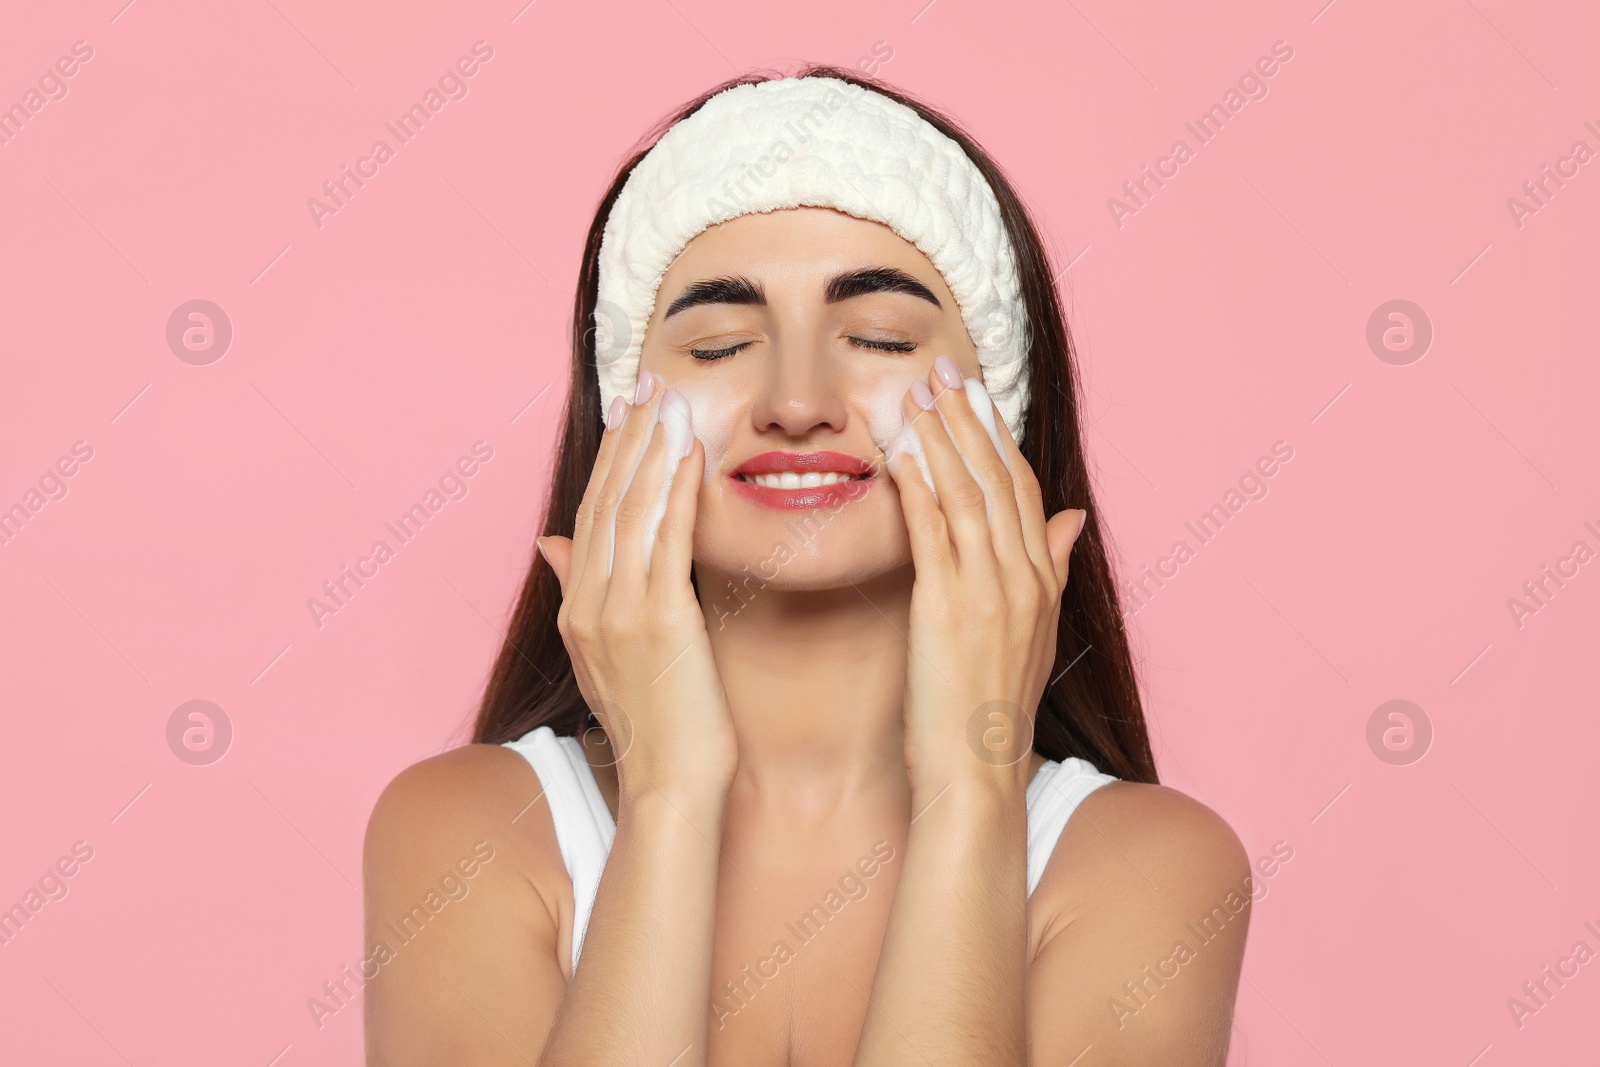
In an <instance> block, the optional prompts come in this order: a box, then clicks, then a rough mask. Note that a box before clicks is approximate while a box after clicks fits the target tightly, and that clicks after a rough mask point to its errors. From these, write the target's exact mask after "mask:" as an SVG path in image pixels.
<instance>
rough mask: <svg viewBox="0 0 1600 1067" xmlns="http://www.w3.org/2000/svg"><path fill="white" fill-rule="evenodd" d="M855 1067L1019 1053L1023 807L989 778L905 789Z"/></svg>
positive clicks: (1006, 1063)
mask: <svg viewBox="0 0 1600 1067" xmlns="http://www.w3.org/2000/svg"><path fill="white" fill-rule="evenodd" d="M913 796H914V800H913V808H912V810H913V815H914V821H913V822H912V824H911V834H910V837H909V839H908V840H907V843H906V861H905V868H904V869H903V870H902V871H901V872H900V882H899V885H898V886H897V888H896V890H895V898H894V905H893V907H892V909H891V911H890V914H889V924H888V928H887V930H886V932H885V935H884V944H883V951H882V953H881V955H880V957H879V962H878V973H877V979H876V981H875V983H874V985H873V989H872V1008H871V1009H869V1011H868V1013H867V1021H866V1024H865V1025H864V1026H863V1028H862V1032H861V1041H860V1044H859V1045H858V1046H857V1050H856V1057H855V1063H856V1065H857V1067H899V1065H902V1064H904V1065H907V1067H910V1065H913V1064H915V1065H916V1067H928V1065H930V1064H932V1065H934V1067H940V1065H943V1064H960V1065H966V1064H972V1063H984V1064H993V1065H996V1067H1010V1065H1016V1067H1021V1065H1022V1064H1023V1063H1025V1060H1026V1032H1025V1019H1024V1007H1023V1006H1024V1004H1025V996H1024V992H1025V989H1024V983H1025V981H1026V970H1027V958H1026V957H1027V940H1028V929H1027V921H1028V918H1027V877H1028V875H1027V871H1028V859H1027V806H1026V803H1025V799H1024V794H1023V793H1022V792H1021V791H1020V790H1018V789H1015V788H1013V787H1011V786H1009V785H1001V784H997V783H996V782H994V781H989V780H984V781H981V782H980V781H977V780H974V779H962V780H958V781H954V782H951V783H950V786H949V788H948V789H946V790H944V792H943V793H942V794H941V793H939V791H938V790H934V789H927V790H914V793H913Z"/></svg>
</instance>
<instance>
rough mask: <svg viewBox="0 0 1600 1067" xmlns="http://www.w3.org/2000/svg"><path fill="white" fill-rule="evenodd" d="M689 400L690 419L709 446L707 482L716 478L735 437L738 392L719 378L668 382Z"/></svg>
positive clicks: (707, 446)
mask: <svg viewBox="0 0 1600 1067" xmlns="http://www.w3.org/2000/svg"><path fill="white" fill-rule="evenodd" d="M667 385H668V386H670V387H671V388H673V389H676V390H677V391H678V392H680V393H682V394H683V398H684V399H685V400H687V401H688V402H689V411H690V416H689V423H690V425H691V426H693V427H694V435H695V436H696V437H698V438H699V439H700V441H701V443H702V444H703V445H704V446H705V450H706V473H705V480H706V481H707V482H712V481H715V480H716V478H717V477H718V475H719V473H720V472H721V470H722V460H723V457H725V456H726V455H727V454H728V447H729V445H730V444H731V443H732V441H733V422H734V419H735V418H737V417H738V403H737V395H736V394H735V393H734V391H733V390H732V389H730V388H728V387H727V386H724V385H721V384H719V383H717V382H709V381H701V382H685V381H679V382H668V383H667Z"/></svg>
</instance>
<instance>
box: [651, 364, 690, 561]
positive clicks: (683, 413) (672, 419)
mask: <svg viewBox="0 0 1600 1067" xmlns="http://www.w3.org/2000/svg"><path fill="white" fill-rule="evenodd" d="M659 420H660V427H661V432H662V433H664V434H666V442H665V443H666V448H664V449H663V450H662V453H661V463H662V470H661V489H660V490H659V491H658V492H657V493H656V502H655V505H654V506H653V507H651V509H650V514H649V515H648V516H647V517H646V518H645V522H644V572H645V574H649V573H650V557H651V556H652V555H653V554H654V553H655V547H656V533H657V532H658V531H659V530H660V529H661V520H662V519H663V518H665V517H666V514H667V498H668V497H669V496H671V495H672V479H673V476H674V475H676V474H677V473H678V468H679V467H680V466H682V465H683V459H684V455H685V454H686V453H687V452H688V451H689V449H690V447H691V446H690V442H691V441H693V440H694V430H693V428H692V425H691V420H692V412H691V409H690V405H689V401H688V400H687V399H685V398H684V396H683V394H682V393H681V392H676V391H674V392H669V393H668V394H667V395H666V396H664V397H662V398H661V411H660V416H659ZM654 431H655V427H651V432H652V434H653V433H654Z"/></svg>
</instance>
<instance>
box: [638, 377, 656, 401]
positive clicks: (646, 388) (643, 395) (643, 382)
mask: <svg viewBox="0 0 1600 1067" xmlns="http://www.w3.org/2000/svg"><path fill="white" fill-rule="evenodd" d="M655 380H656V376H655V375H654V374H651V373H650V372H649V371H647V370H642V371H640V372H639V388H637V389H635V390H634V391H633V402H634V403H635V404H643V403H644V402H645V401H646V400H649V399H650V391H651V389H652V388H653V387H654V385H655Z"/></svg>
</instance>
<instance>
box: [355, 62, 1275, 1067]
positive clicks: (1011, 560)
mask: <svg viewBox="0 0 1600 1067" xmlns="http://www.w3.org/2000/svg"><path fill="white" fill-rule="evenodd" d="M649 142H650V146H649V147H647V148H646V149H644V150H641V151H639V152H638V153H637V154H635V155H634V156H633V157H632V158H631V159H630V160H629V161H628V162H627V164H626V165H625V166H624V167H623V168H622V170H621V171H620V173H619V174H618V175H617V178H616V181H615V182H614V183H613V184H612V187H611V189H610V190H609V191H608V192H607V194H606V196H605V198H604V199H603V200H602V202H601V204H600V207H599V211H598V212H597V214H596V217H595V220H594V224H593V226H592V227H591V229H590V232H589V238H588V244H587V247H586V248H585V252H584V257H583V265H582V271H581V275H580V279H579V284H578V291H577V300H576V308H575V314H574V341H573V374H572V384H571V389H570V391H569V394H568V399H567V416H566V417H567V422H566V427H565V432H564V434H563V437H562V440H561V446H560V453H559V457H558V459H557V462H556V465H555V471H554V479H553V482H552V485H551V489H550V494H549V498H548V504H547V516H546V519H545V523H544V531H545V535H544V536H543V537H542V538H541V539H540V541H539V547H540V552H539V553H537V554H536V555H535V558H534V560H533V563H532V566H531V569H530V570H529V573H528V577H527V580H526V582H525V584H524V586H523V590H522V595H521V598H520V600H519V602H518V604H517V607H516V612H515V615H514V618H513V620H512V623H511V629H510V632H509V634H508V635H507V638H506V641H505V644H504V647H503V648H502V650H501V654H500V657H499V660H498V662H497V663H496V665H495V669H494V673H493V676H492V678H491V679H490V682H489V685H488V690H487V693H486V695H485V697H484V700H483V704H482V708H481V712H480V715H479V718H478V723H477V730H476V735H475V741H476V742H477V743H475V744H472V745H468V746H465V747H463V748H459V749H456V750H454V751H451V752H447V753H445V754H443V755H440V756H436V757H434V758H432V759H428V760H424V761H423V762H421V763H419V764H417V765H415V766H413V767H411V768H409V769H408V770H406V771H404V772H403V773H402V774H400V775H399V776H398V777H397V778H396V779H395V780H394V782H393V783H392V784H391V785H390V786H389V787H388V789H387V790H385V792H384V794H383V795H382V797H381V798H380V799H379V801H378V803H377V806H376V809H375V811H374V813H373V816H372V821H371V825H370V827H369V830H368V836H367V844H366V859H365V873H366V914H367V926H366V935H367V944H368V947H369V949H370V950H371V955H370V956H369V957H368V959H367V960H366V961H364V962H363V966H362V973H363V975H364V976H365V983H366V989H365V997H366V1022H367V1041H368V1055H369V1061H370V1062H372V1063H377V1064H397V1065H398V1064H434V1063H452V1064H455V1063H471V1064H475V1065H484V1064H540V1065H544V1064H551V1065H555V1064H560V1065H569V1064H604V1065H607V1067H615V1065H621V1064H639V1065H643V1067H667V1065H669V1064H670V1065H675V1067H690V1065H696V1067H698V1065H707V1064H710V1065H719V1067H720V1065H730V1067H731V1065H738V1067H751V1065H772V1067H783V1065H792V1067H801V1065H804V1067H846V1065H850V1064H857V1065H873V1067H876V1065H890V1064H894V1065H899V1064H907V1065H911V1064H941V1065H942V1064H963V1065H964V1064H985V1065H1007V1067H1020V1065H1023V1064H1039V1065H1043V1064H1050V1065H1052V1067H1054V1065H1062V1067H1065V1065H1067V1064H1073V1063H1082V1064H1083V1065H1085V1067H1089V1065H1109V1064H1161V1065H1166V1067H1173V1065H1196V1067H1198V1065H1220V1064H1222V1063H1224V1061H1225V1059H1226V1055H1227V1045H1228V1037H1229V1032H1230V1027H1231V1019H1232V1011H1233V1003H1234V997H1235V993H1236V990H1237V984H1238V981H1239V972H1240V966H1241V961H1242V957H1243V952H1244V944H1245V929H1246V923H1247V921H1248V915H1249V911H1248V905H1249V901H1250V896H1251V888H1250V886H1251V882H1250V876H1249V865H1248V863H1247V861H1246V858H1245V856H1244V853H1243V850H1242V848H1241V847H1240V844H1239V841H1238V839H1237V838H1236V837H1235V835H1234V834H1233V833H1232V831H1231V830H1230V829H1229V828H1228V826H1227V825H1226V823H1224V822H1223V821H1222V820H1221V819H1220V818H1219V817H1218V816H1217V815H1215V814H1214V813H1213V812H1211V811H1210V810H1209V809H1207V808H1206V807H1204V806H1202V805H1201V804H1199V803H1197V802H1195V801H1193V800H1190V799H1189V798H1187V797H1185V796H1184V795H1183V794H1181V793H1178V792H1176V791H1174V790H1172V789H1169V788H1166V787H1164V786H1161V785H1158V784H1156V769H1155V763H1154V760H1153V758H1152V755H1151V751H1150V746H1149V741H1148V739H1147V736H1146V731H1145V724H1144V718H1143V713H1142V710H1141V707H1140V701H1139V696H1138V691H1137V687H1136V679H1135V675H1134V671H1133V665H1132V659H1131V657H1130V655H1129V650H1128V643H1127V638H1126V634H1125V632H1124V630H1123V627H1122V620H1121V615H1120V613H1119V610H1118V602H1117V594H1116V590H1115V587H1114V585H1113V582H1112V576H1111V572H1110V568H1109V566H1108V563H1107V557H1106V548H1105V541H1104V539H1103V535H1102V531H1101V527H1100V524H1099V523H1098V521H1097V519H1096V511H1095V508H1094V506H1093V501H1092V494H1091V487H1090V484H1089V480H1088V476H1087V473H1086V467H1085V461H1084V448H1083V432H1082V427H1081V424H1080V422H1079V417H1078V410H1077V400H1076V395H1077V385H1076V374H1075V371H1074V368H1073V352H1072V347H1071V344H1070V341H1069V339H1068V334H1067V330H1066V326H1065V323H1064V321H1063V319H1062V314H1061V310H1060V307H1059V305H1058V303H1057V300H1056V295H1055V292H1054V288H1053V286H1052V271H1051V268H1050V266H1049V263H1048V262H1047V260H1046V257H1045V255H1044V252H1043V249H1042V246H1041V243H1040V240H1039V237H1038V234H1037V232H1036V230H1035V228H1034V226H1033V224H1032V222H1031V221H1030V220H1029V218H1028V215H1027V212H1026V211H1025V210H1024V208H1023V206H1022V202H1021V200H1020V199H1019V197H1018V196H1017V194H1016V193H1015V192H1014V191H1013V190H1012V188H1011V186H1010V185H1009V184H1008V183H1007V181H1006V179H1005V178H1004V177H1003V176H1002V174H1001V172H1000V170H999V168H998V167H997V166H996V165H995V164H994V163H993V162H992V161H991V160H990V159H989V158H988V157H987V156H986V155H985V154H984V153H983V152H982V151H981V150H980V149H979V148H978V146H977V145H976V144H975V143H974V142H973V141H972V140H971V139H970V138H969V137H967V136H966V135H965V134H964V133H963V132H962V131H961V130H960V129H958V128H957V127H956V126H955V125H954V124H953V123H952V122H951V121H950V120H949V119H947V118H944V117H942V116H940V115H939V114H938V113H936V112H935V111H933V110H931V109H930V108H928V107H926V106H925V105H922V104H920V103H918V102H916V101H914V100H911V99H910V98H908V97H906V96H904V95H901V94H898V93H895V92H893V91H891V90H889V89H887V88H885V87H883V86H882V85H880V84H877V83H875V82H869V81H865V80H862V79H859V78H856V77H854V76H852V75H851V74H849V73H846V72H844V71H840V70H837V69H834V68H826V67H813V68H809V69H807V70H805V71H803V72H802V73H801V74H800V75H798V76H796V77H791V78H765V77H751V78H743V79H739V80H737V81H735V82H730V83H728V84H727V85H723V86H719V87H718V88H717V89H716V90H713V91H712V92H710V93H707V94H706V95H705V96H702V97H701V98H699V99H698V100H696V101H694V102H693V103H691V104H689V105H688V106H687V107H685V108H683V109H682V110H681V111H679V112H678V113H677V114H676V115H674V116H672V117H671V118H670V119H669V120H668V121H667V122H666V123H664V124H663V126H662V127H660V128H658V129H657V130H656V131H655V134H654V135H653V136H652V137H651V138H649ZM685 448H687V452H686V453H685V451H684V450H685ZM1069 564H1070V565H1069ZM580 950H581V967H580V966H579V959H580Z"/></svg>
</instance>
